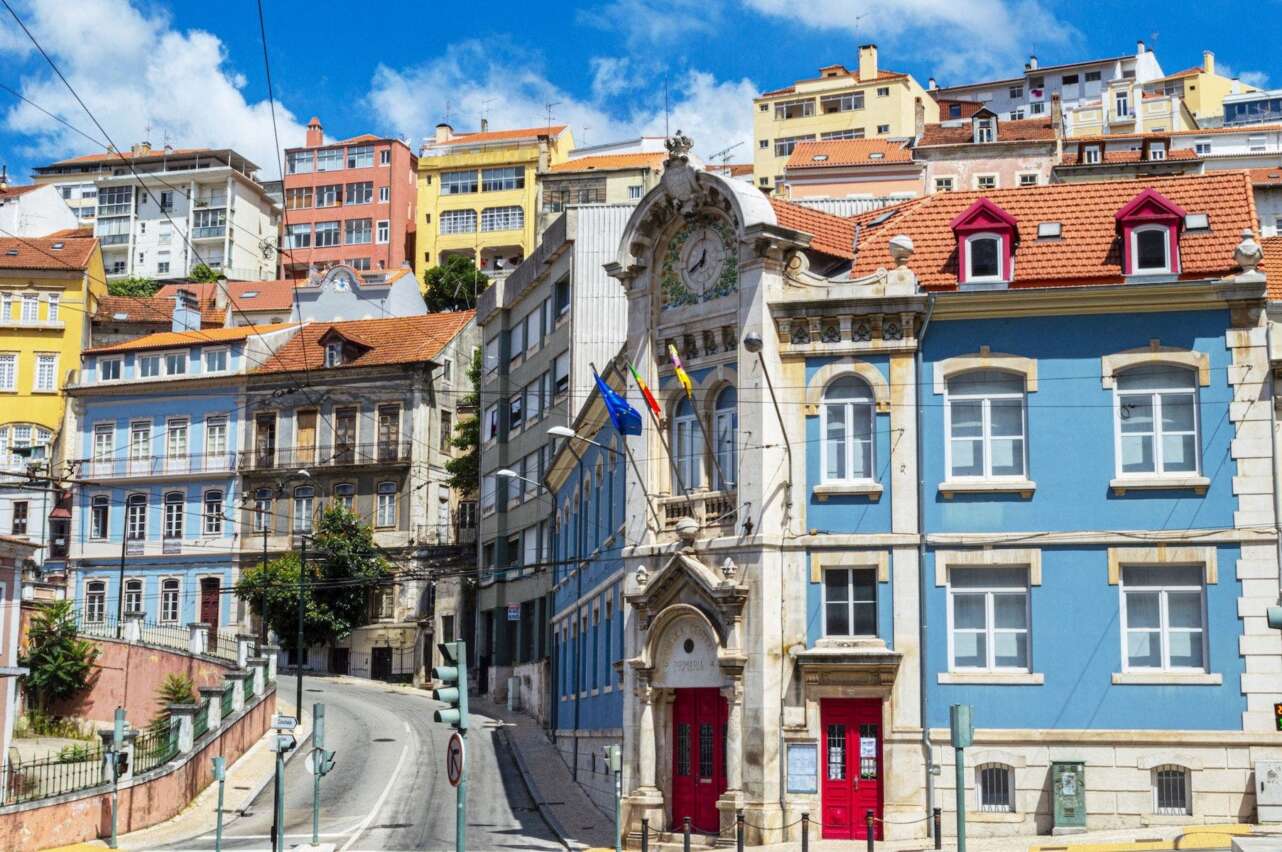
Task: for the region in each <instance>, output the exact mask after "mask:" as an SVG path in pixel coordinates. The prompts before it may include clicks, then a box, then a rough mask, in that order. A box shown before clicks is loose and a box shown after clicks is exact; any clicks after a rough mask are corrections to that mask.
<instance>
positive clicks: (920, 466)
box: [913, 293, 935, 834]
mask: <svg viewBox="0 0 1282 852" xmlns="http://www.w3.org/2000/svg"><path fill="white" fill-rule="evenodd" d="M934 314H935V294H934V293H931V294H930V295H928V296H927V297H926V319H925V320H924V321H923V322H922V324H921V332H920V333H919V334H918V335H917V353H916V358H915V360H916V362H917V363H916V365H915V372H916V374H917V376H916V379H917V394H916V397H917V398H916V400H915V404H914V409H915V410H914V412H913V416H914V418H915V419H916V428H917V623H918V638H917V669H918V671H917V676H918V690H919V691H920V693H921V694H920V696H919V699H920V701H921V748H922V752H923V754H924V755H925V758H926V825H927V826H928V829H927V833H928V834H929V832H930V831H933V830H934V829H933V828H929V826H931V825H932V823H931V821H930V816H931V813H932V812H933V811H934V807H935V766H934V756H933V753H932V752H931V748H930V723H929V721H928V717H927V710H928V709H929V701H928V699H927V697H926V696H927V694H928V693H927V689H926V686H927V675H926V648H927V645H926V639H927V629H926V518H925V513H926V463H925V458H924V453H923V451H922V424H921V419H922V408H923V405H922V393H923V392H924V388H925V382H923V381H922V366H923V360H924V358H923V355H922V345H923V344H924V343H925V341H926V330H927V329H929V328H930V319H931V317H932V316H934Z"/></svg>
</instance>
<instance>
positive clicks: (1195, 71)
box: [1149, 65, 1204, 83]
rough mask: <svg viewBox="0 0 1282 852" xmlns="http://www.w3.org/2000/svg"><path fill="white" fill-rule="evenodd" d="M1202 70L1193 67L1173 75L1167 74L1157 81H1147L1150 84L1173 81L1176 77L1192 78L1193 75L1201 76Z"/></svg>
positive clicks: (1197, 66) (1199, 66)
mask: <svg viewBox="0 0 1282 852" xmlns="http://www.w3.org/2000/svg"><path fill="white" fill-rule="evenodd" d="M1203 70H1204V69H1203V68H1202V66H1201V65H1194V66H1193V67H1192V68H1185V69H1184V70H1183V71H1176V72H1175V73H1174V74H1167V75H1166V76H1165V77H1158V78H1157V80H1149V82H1150V83H1156V82H1157V81H1158V80H1174V79H1175V78H1176V77H1192V76H1193V75H1194V74H1201V73H1202V71H1203Z"/></svg>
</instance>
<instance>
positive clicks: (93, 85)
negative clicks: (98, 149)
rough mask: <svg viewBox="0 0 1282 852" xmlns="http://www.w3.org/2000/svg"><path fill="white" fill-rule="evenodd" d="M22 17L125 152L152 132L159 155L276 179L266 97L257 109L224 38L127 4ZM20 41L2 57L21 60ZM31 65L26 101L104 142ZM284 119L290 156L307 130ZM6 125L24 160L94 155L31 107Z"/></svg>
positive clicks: (9, 37) (32, 8)
mask: <svg viewBox="0 0 1282 852" xmlns="http://www.w3.org/2000/svg"><path fill="white" fill-rule="evenodd" d="M20 14H22V16H23V19H24V20H25V21H26V23H27V26H28V27H30V29H31V31H32V33H34V35H35V37H36V38H37V39H38V40H39V41H40V43H41V44H42V45H43V46H44V48H45V50H47V51H48V52H49V54H50V55H51V56H52V57H53V59H54V61H55V62H56V63H57V64H58V67H59V68H60V69H61V70H62V72H63V74H65V75H66V77H67V79H68V80H69V81H70V82H71V84H72V85H73V86H74V87H75V88H76V91H77V92H79V93H80V96H81V97H82V98H84V100H85V103H87V104H88V105H89V108H90V109H91V110H93V113H94V115H95V116H97V118H98V120H99V121H100V122H102V124H103V126H104V127H105V128H106V129H107V133H108V134H109V135H110V136H111V138H112V139H113V140H114V141H115V143H116V144H117V145H119V146H120V147H122V148H126V147H128V146H129V145H130V144H132V143H134V142H137V141H140V140H142V139H143V138H144V137H145V136H146V135H147V127H148V126H149V125H150V127H151V134H150V139H149V141H150V142H152V144H154V145H157V146H159V145H160V144H161V143H162V142H163V141H164V140H165V137H166V135H167V136H168V140H169V142H170V143H171V144H173V145H174V146H175V147H202V146H210V147H228V148H234V149H236V150H237V151H238V152H240V153H242V154H244V155H245V156H246V157H248V158H249V159H251V160H253V161H254V162H256V163H258V165H259V166H260V167H261V168H262V172H261V173H260V176H261V177H262V178H263V179H270V178H272V177H275V175H276V174H277V168H278V166H277V162H278V160H277V157H278V155H277V148H276V143H275V141H274V139H273V137H272V122H271V113H270V109H269V104H268V101H267V98H266V93H265V92H263V93H262V96H261V98H260V99H257V100H251V99H249V98H247V97H246V92H245V91H244V89H245V77H244V75H243V74H241V73H239V72H237V71H236V70H235V69H232V68H230V67H229V66H228V64H227V53H226V50H225V48H224V45H223V42H222V41H221V39H219V38H218V37H217V36H215V35H213V34H212V33H208V32H205V31H203V30H186V31H180V30H177V29H175V28H174V27H173V26H172V22H171V21H170V19H169V17H168V16H167V15H165V14H164V13H163V12H156V13H148V12H143V11H141V10H140V9H138V8H136V7H135V6H134V5H133V4H132V3H130V2H128V0H40V2H36V3H33V4H29V5H27V6H26V8H23V9H21V10H20ZM12 29H13V30H14V31H16V25H15V26H13V27H12ZM17 35H18V36H22V34H21V32H20V31H19V32H17ZM13 36H14V33H13V32H7V33H6V34H5V36H4V37H3V38H0V53H7V54H10V55H22V51H23V48H22V47H21V45H20V43H18V42H17V41H16V39H15V38H14V37H13ZM22 37H23V38H25V36H22ZM27 59H28V60H29V61H31V62H34V61H36V60H38V61H39V62H40V64H39V65H30V66H29V67H30V69H31V72H32V73H29V74H28V75H27V76H26V77H24V79H23V84H22V93H23V94H24V95H25V96H26V97H28V98H30V99H31V100H33V101H35V102H36V103H38V104H40V106H42V107H43V108H44V109H46V110H48V111H49V112H52V113H54V114H55V115H58V116H61V117H62V118H64V119H65V120H67V121H68V122H70V123H71V124H74V125H75V126H76V127H79V128H81V129H82V130H84V131H85V132H87V133H89V134H90V135H91V136H94V137H95V138H98V137H100V134H99V132H98V130H97V129H96V128H95V127H94V126H93V123H92V122H91V121H90V119H89V117H88V116H86V115H85V113H84V111H83V110H82V109H80V107H79V105H77V104H76V102H75V100H74V98H73V97H72V96H71V93H70V92H68V91H67V89H66V87H65V86H63V84H62V82H61V81H60V80H58V79H57V77H55V76H54V75H53V73H52V72H51V71H50V70H49V69H48V67H47V66H46V65H44V62H43V60H42V59H39V57H38V56H35V57H33V56H28V57H27ZM276 119H277V123H278V125H279V128H280V141H281V145H282V146H288V145H294V144H299V143H301V141H302V139H303V133H304V128H303V126H302V125H301V124H300V123H299V122H298V121H297V119H296V118H295V117H294V115H293V113H292V112H290V111H289V110H288V109H287V108H285V107H284V106H283V105H281V104H280V102H279V101H278V102H277V104H276ZM3 122H4V125H5V128H6V129H7V130H9V131H11V132H15V133H22V134H26V135H27V136H29V137H31V144H30V145H29V146H28V150H27V152H26V153H28V154H29V155H30V156H32V157H34V158H39V159H41V161H42V162H43V161H48V160H52V159H56V158H57V157H60V156H64V155H69V154H78V153H87V152H89V151H91V150H94V148H95V146H94V143H92V142H90V141H89V140H88V139H85V138H84V137H83V136H81V135H80V134H78V133H76V132H74V131H72V130H70V129H68V128H67V127H65V126H63V125H61V124H59V123H58V122H56V121H54V120H53V119H51V118H49V117H48V116H46V115H43V114H41V113H40V112H39V111H38V110H36V109H34V108H33V107H31V106H29V105H27V104H17V105H15V106H13V107H11V108H10V109H9V110H8V111H7V112H6V113H5V114H4V117H3Z"/></svg>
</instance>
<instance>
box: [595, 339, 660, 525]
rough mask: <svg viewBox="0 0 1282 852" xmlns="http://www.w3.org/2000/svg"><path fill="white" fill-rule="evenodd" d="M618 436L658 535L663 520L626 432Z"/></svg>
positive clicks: (596, 376)
mask: <svg viewBox="0 0 1282 852" xmlns="http://www.w3.org/2000/svg"><path fill="white" fill-rule="evenodd" d="M588 366H589V367H591V368H592V377H593V378H594V379H596V380H597V381H598V382H602V383H603V386H605V385H604V381H605V380H604V379H602V378H601V374H600V373H598V372H597V369H596V364H593V363H592V362H591V361H589V362H588ZM625 404H626V401H625ZM638 422H640V421H638ZM619 437H620V438H622V439H623V441H622V442H623V453H624V455H626V456H627V457H628V461H630V462H631V463H632V470H633V472H635V473H636V475H637V485H638V486H640V488H641V495H642V496H643V497H645V504H646V506H647V507H648V508H649V509H650V515H651V517H653V518H654V523H655V528H654V534H655V535H658V534H659V533H661V532H663V521H661V520H659V512H658V510H657V509H655V508H654V503H653V502H652V501H651V498H650V492H649V491H648V490H647V489H646V487H645V477H643V476H642V475H641V468H639V467H638V466H637V460H636V459H635V458H633V457H632V450H631V448H630V447H628V436H627V434H626V433H624V432H622V431H619ZM601 446H604V445H601Z"/></svg>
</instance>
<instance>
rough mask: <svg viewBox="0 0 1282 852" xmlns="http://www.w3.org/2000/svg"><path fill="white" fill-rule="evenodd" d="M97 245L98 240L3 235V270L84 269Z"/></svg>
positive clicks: (0, 260) (0, 240)
mask: <svg viewBox="0 0 1282 852" xmlns="http://www.w3.org/2000/svg"><path fill="white" fill-rule="evenodd" d="M97 247H98V241H97V240H82V239H72V238H66V237H0V269H44V270H67V269H75V270H83V269H85V268H87V267H88V266H89V258H90V257H91V256H92V255H93V252H94V249H95V248H97Z"/></svg>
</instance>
